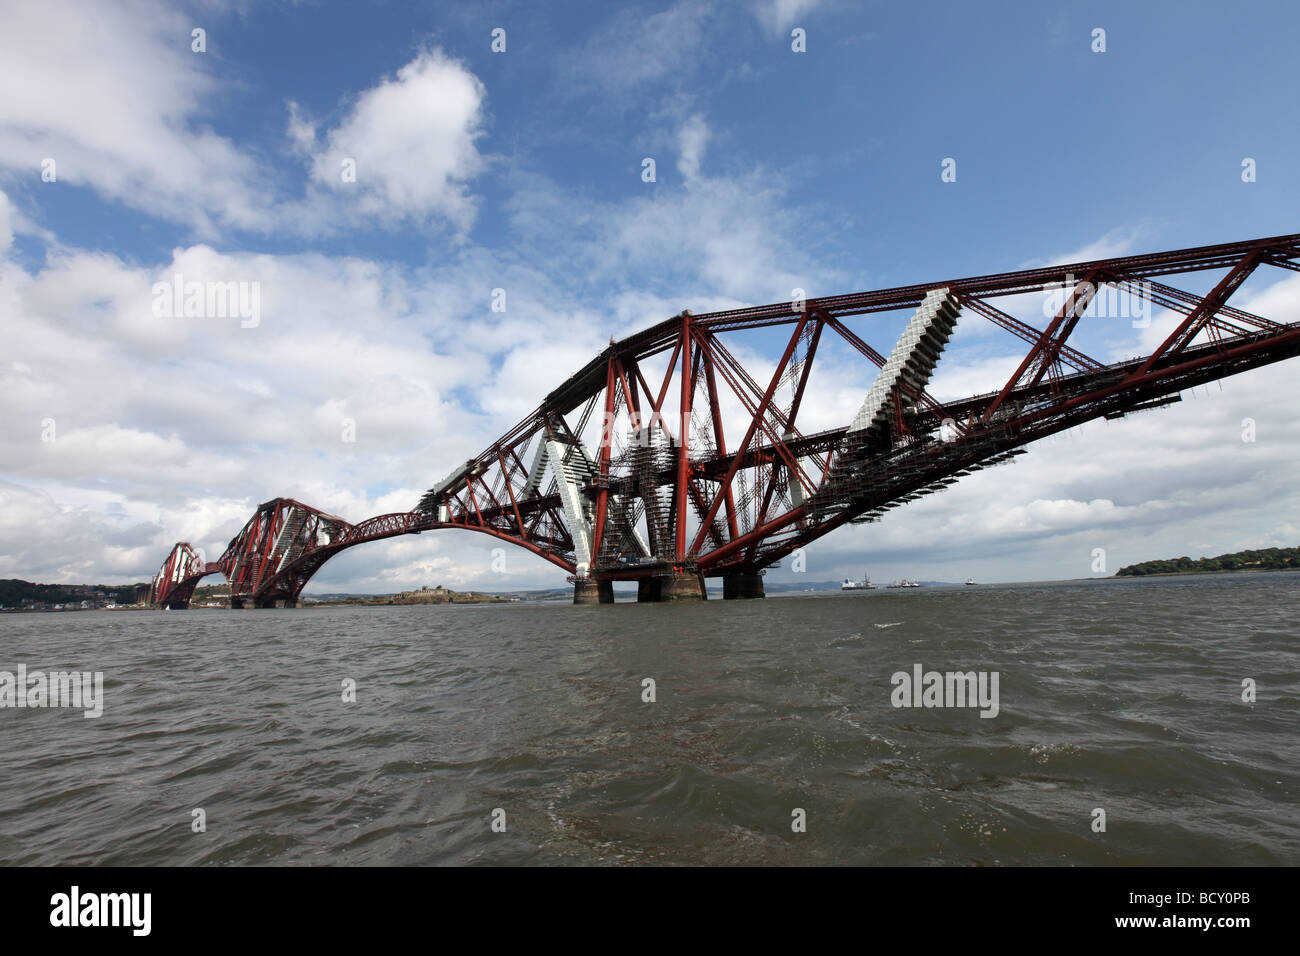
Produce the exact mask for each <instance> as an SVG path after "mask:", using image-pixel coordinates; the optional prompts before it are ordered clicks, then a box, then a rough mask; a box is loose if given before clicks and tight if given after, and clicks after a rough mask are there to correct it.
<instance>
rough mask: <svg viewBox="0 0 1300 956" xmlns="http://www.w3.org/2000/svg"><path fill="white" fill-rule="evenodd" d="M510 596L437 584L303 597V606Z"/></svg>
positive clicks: (500, 600)
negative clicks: (396, 591)
mask: <svg viewBox="0 0 1300 956" xmlns="http://www.w3.org/2000/svg"><path fill="white" fill-rule="evenodd" d="M510 601H511V598H508V597H503V596H502V595H500V594H484V593H482V592H480V591H451V590H448V589H447V588H444V587H443V586H442V585H441V584H439V585H438V586H437V587H436V588H431V587H427V586H426V587H422V588H420V590H418V591H402V592H401V593H400V594H369V595H365V596H351V597H342V598H324V599H320V598H311V597H305V596H304V597H303V599H302V606H303V607H323V606H327V605H329V606H332V605H342V604H358V605H367V606H369V605H375V604H508V603H509V602H510Z"/></svg>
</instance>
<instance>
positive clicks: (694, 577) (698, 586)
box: [638, 571, 709, 601]
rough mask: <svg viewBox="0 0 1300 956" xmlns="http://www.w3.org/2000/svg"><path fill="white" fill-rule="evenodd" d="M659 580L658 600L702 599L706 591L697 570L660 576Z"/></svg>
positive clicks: (704, 598)
mask: <svg viewBox="0 0 1300 956" xmlns="http://www.w3.org/2000/svg"><path fill="white" fill-rule="evenodd" d="M658 581H659V597H658V598H657V599H656V600H659V601H704V600H707V599H708V596H709V594H708V591H706V590H705V588H704V575H702V574H700V573H699V572H698V571H695V572H691V573H687V574H674V575H672V576H670V577H662V578H659V579H658ZM638 599H639V596H638Z"/></svg>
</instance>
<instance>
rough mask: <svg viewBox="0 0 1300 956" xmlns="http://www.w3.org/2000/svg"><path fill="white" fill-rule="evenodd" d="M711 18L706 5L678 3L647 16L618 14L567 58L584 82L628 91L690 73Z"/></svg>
mask: <svg viewBox="0 0 1300 956" xmlns="http://www.w3.org/2000/svg"><path fill="white" fill-rule="evenodd" d="M711 15H712V11H711V8H710V5H709V4H708V3H698V2H694V0H681V2H678V3H676V4H674V5H673V6H671V7H669V8H668V9H666V10H660V11H659V12H657V13H652V14H650V15H649V16H645V15H643V14H642V13H641V12H640V11H635V12H634V11H632V10H622V11H620V12H618V13H617V14H615V15H614V16H613V17H612V18H611V19H610V21H609V22H608V23H606V24H605V25H604V26H603V27H601V28H600V29H599V30H597V31H596V32H595V33H594V34H593V35H592V37H591V39H590V40H589V41H588V42H587V45H586V46H585V47H584V48H583V50H582V51H581V52H580V53H578V54H576V55H574V56H573V57H572V58H571V59H570V60H569V69H570V72H571V73H572V74H573V75H574V76H575V77H576V78H577V79H578V80H579V81H580V82H582V83H589V84H594V85H597V86H600V87H606V88H615V89H623V90H626V89H628V88H630V87H634V86H639V85H642V84H646V83H652V82H656V81H658V80H662V79H666V78H670V77H676V76H679V75H681V74H683V73H688V72H693V71H694V70H695V69H697V68H698V65H699V61H698V59H697V57H696V54H697V52H698V50H699V48H700V46H701V44H702V43H703V41H704V38H705V23H706V21H707V20H708V19H709V17H710V16H711Z"/></svg>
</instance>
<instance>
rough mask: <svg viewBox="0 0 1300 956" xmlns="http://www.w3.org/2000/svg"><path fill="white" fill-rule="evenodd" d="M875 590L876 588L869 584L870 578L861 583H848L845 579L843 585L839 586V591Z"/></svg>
mask: <svg viewBox="0 0 1300 956" xmlns="http://www.w3.org/2000/svg"><path fill="white" fill-rule="evenodd" d="M875 589H876V586H875V585H874V584H872V583H871V578H866V577H864V578H863V579H862V580H861V581H850V580H849V579H848V578H845V579H844V583H843V584H841V585H840V590H841V591H874V590H875Z"/></svg>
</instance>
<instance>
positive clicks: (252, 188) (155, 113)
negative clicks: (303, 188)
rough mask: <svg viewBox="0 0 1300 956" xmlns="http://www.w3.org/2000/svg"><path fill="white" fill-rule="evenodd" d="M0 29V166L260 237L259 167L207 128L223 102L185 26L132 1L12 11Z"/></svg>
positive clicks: (55, 0)
mask: <svg viewBox="0 0 1300 956" xmlns="http://www.w3.org/2000/svg"><path fill="white" fill-rule="evenodd" d="M4 21H5V22H4V29H3V30H0V89H4V90H6V91H7V92H6V94H5V96H4V97H2V98H0V166H2V167H4V168H5V169H6V170H8V171H9V172H10V173H11V174H14V175H17V176H21V177H23V178H25V179H29V180H32V181H37V180H39V177H40V175H41V163H42V161H43V160H45V159H52V160H54V161H55V170H56V173H57V177H58V178H57V181H56V182H55V183H52V184H48V188H58V187H59V184H67V185H74V186H77V185H79V186H87V187H89V188H91V189H93V190H95V191H96V192H97V193H99V194H100V195H101V196H103V197H105V198H107V199H110V200H114V201H117V202H121V203H124V204H125V205H127V206H131V207H134V208H137V209H141V210H143V211H145V212H147V213H149V214H150V215H153V216H157V217H159V218H162V219H166V220H170V221H173V222H181V223H186V224H189V225H192V226H194V227H195V228H196V229H198V230H200V231H201V232H212V231H213V230H214V229H215V228H216V227H217V225H219V224H221V225H233V226H237V227H240V228H265V227H266V226H267V225H268V223H269V219H268V217H267V207H268V205H269V197H268V195H267V194H266V193H265V191H264V190H263V189H261V188H260V187H259V185H258V175H257V164H256V162H255V160H254V159H253V158H252V157H250V156H248V155H245V154H244V153H242V152H241V151H240V150H239V149H238V148H237V147H236V146H235V145H234V144H233V143H231V142H230V141H229V140H228V139H226V138H225V137H222V136H220V135H218V134H216V133H214V132H212V131H211V130H210V129H206V128H205V127H204V126H203V125H202V115H203V104H205V103H206V102H208V101H210V100H211V99H212V98H214V97H216V96H219V95H220V89H219V87H218V85H217V83H216V81H215V80H214V79H213V77H212V76H211V75H210V74H208V73H207V72H205V63H206V61H205V59H204V55H202V54H195V53H192V52H191V50H190V40H189V36H190V29H191V26H192V24H191V22H190V19H189V18H188V17H186V16H184V15H183V13H182V12H181V11H179V10H175V9H172V8H170V7H169V6H166V5H163V4H158V3H152V2H146V0H127V2H124V3H120V4H112V5H109V4H102V3H96V2H93V0H87V2H80V0H50V2H43V3H32V4H16V5H10V6H9V7H8V8H7V9H6V11H5V15H4Z"/></svg>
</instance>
